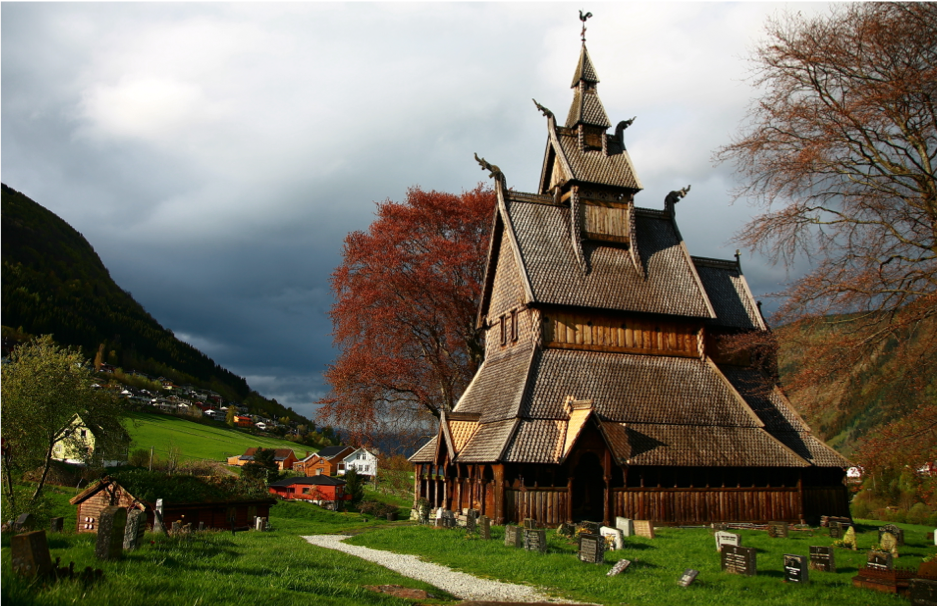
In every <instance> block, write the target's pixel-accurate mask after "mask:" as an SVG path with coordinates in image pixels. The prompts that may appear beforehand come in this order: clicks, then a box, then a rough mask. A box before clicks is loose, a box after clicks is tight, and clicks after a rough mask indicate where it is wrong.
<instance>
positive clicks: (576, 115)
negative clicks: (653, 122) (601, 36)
mask: <svg viewBox="0 0 937 606" xmlns="http://www.w3.org/2000/svg"><path fill="white" fill-rule="evenodd" d="M598 83H599V76H598V74H597V73H596V71H595V67H593V65H592V59H591V58H589V50H588V49H587V48H586V45H585V43H583V45H582V51H580V53H579V63H577V64H576V73H575V74H574V75H573V83H572V86H571V87H570V88H574V89H576V90H575V93H574V94H573V103H572V105H570V107H569V114H568V115H567V117H566V128H573V127H575V126H578V125H580V124H586V125H589V126H597V127H600V128H602V129H603V130H604V129H606V128H608V127H609V126H611V125H612V123H611V122H610V121H609V119H608V114H606V113H605V107H604V106H603V105H602V100H601V99H599V93H598V91H597V90H596V86H595V85H596V84H598Z"/></svg>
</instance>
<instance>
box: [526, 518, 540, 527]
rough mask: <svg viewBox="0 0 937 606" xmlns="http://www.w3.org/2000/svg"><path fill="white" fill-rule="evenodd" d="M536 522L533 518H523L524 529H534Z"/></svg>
mask: <svg viewBox="0 0 937 606" xmlns="http://www.w3.org/2000/svg"><path fill="white" fill-rule="evenodd" d="M536 527H537V521H536V520H534V519H533V518H524V528H536Z"/></svg>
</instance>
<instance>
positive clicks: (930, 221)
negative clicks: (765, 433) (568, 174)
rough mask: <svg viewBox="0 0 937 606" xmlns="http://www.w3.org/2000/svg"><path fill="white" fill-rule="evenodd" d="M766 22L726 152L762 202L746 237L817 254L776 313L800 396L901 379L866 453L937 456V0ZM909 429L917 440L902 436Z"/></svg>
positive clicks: (756, 245) (798, 253)
mask: <svg viewBox="0 0 937 606" xmlns="http://www.w3.org/2000/svg"><path fill="white" fill-rule="evenodd" d="M766 30H767V35H768V40H767V41H766V42H765V43H763V44H762V45H761V47H760V48H758V49H757V50H756V52H755V55H754V57H753V61H754V65H755V70H754V84H755V86H757V87H759V88H760V90H761V91H763V92H762V95H761V97H760V98H758V99H756V100H755V101H754V102H753V104H752V105H751V108H750V110H749V116H748V122H747V124H745V125H744V126H743V128H742V132H741V134H740V135H739V136H738V137H737V138H736V140H735V141H733V142H732V143H731V144H730V145H728V146H726V147H724V148H722V149H721V150H720V151H719V152H718V153H717V158H718V159H719V160H723V161H724V160H731V161H734V162H735V163H736V165H737V167H738V169H739V171H740V173H741V175H742V177H743V179H744V185H743V186H742V188H741V189H740V191H739V192H738V195H739V197H750V198H752V199H754V200H755V201H756V202H757V203H760V204H761V205H762V206H763V208H764V212H763V213H762V214H759V215H758V216H756V217H755V218H754V219H753V220H752V221H751V222H750V223H749V224H748V225H747V226H746V227H745V228H744V229H743V231H742V232H741V234H740V235H739V237H738V239H739V241H740V242H741V243H742V244H744V245H747V246H748V247H750V248H752V249H755V250H759V251H761V252H763V253H766V254H767V255H768V256H769V257H770V258H771V259H772V260H774V261H775V262H783V263H785V264H787V265H788V266H790V265H792V264H793V262H794V261H795V260H796V259H798V258H800V259H803V258H809V259H810V260H811V261H812V269H811V271H810V272H809V273H807V274H806V275H805V276H803V277H802V278H800V279H798V280H795V281H794V282H793V283H792V284H791V285H790V286H789V287H788V288H787V290H785V291H784V292H782V293H779V294H780V296H782V298H783V302H782V306H781V308H780V310H779V312H778V314H777V315H776V317H775V321H776V323H780V324H787V325H788V327H791V329H790V330H788V331H787V337H788V339H793V341H789V342H788V344H787V346H788V347H791V348H793V349H794V350H796V358H797V362H798V363H797V364H796V365H793V366H792V368H789V369H788V370H792V371H793V372H789V373H788V374H787V376H786V378H785V383H786V385H785V386H786V388H787V389H788V390H789V391H791V392H793V393H794V394H795V395H796V394H797V393H812V394H817V395H816V397H814V398H807V399H803V400H801V404H806V405H807V406H808V409H807V412H808V413H815V414H814V416H816V417H817V418H818V419H819V417H820V413H822V415H823V417H824V418H825V419H827V420H828V419H829V418H830V417H831V415H832V414H833V412H831V411H830V410H829V409H828V408H829V405H830V403H831V402H836V401H837V396H842V394H843V393H847V394H848V392H849V384H850V383H854V382H856V381H857V380H859V379H861V380H863V381H866V382H868V381H870V380H871V381H875V382H878V383H879V386H880V387H883V388H887V389H888V390H890V392H891V393H892V394H903V396H898V397H891V398H889V399H888V400H889V401H888V402H887V403H886V404H887V409H886V410H878V411H873V412H875V413H876V414H879V416H880V425H881V426H882V427H883V429H881V430H880V431H878V432H877V433H876V432H874V431H873V432H872V433H871V434H870V435H867V436H865V437H866V440H865V441H864V442H863V445H862V446H861V448H862V449H863V451H862V452H860V454H859V456H857V457H856V458H861V459H863V461H864V462H865V463H866V464H867V465H873V466H874V465H875V464H876V463H875V461H883V465H884V461H885V457H882V456H879V455H880V454H881V453H882V452H884V450H885V449H891V451H894V452H897V453H898V459H901V460H903V461H904V463H903V465H910V466H914V465H920V464H923V463H924V462H925V461H927V460H931V461H932V460H933V459H934V458H937V440H935V439H934V438H935V434H937V104H935V94H937V4H933V3H849V4H842V5H835V6H833V8H832V9H831V12H830V13H829V14H828V15H826V16H822V17H817V18H808V17H805V16H803V15H802V14H801V13H796V14H787V15H785V16H782V17H780V18H779V19H775V20H772V21H770V22H769V23H768V25H767V28H766ZM790 357H791V356H788V358H790ZM870 369H874V375H873V376H872V377H871V378H870V377H869V376H862V375H863V373H866V374H868V373H870ZM866 391H868V390H866ZM811 404H813V409H812V410H811V409H810V408H809V406H810V405H811ZM840 404H841V405H846V406H853V408H854V410H855V408H856V403H855V402H852V403H849V402H841V401H840ZM832 433H836V432H835V431H833V432H832ZM901 435H904V436H907V437H908V438H909V439H906V440H898V441H896V440H895V438H897V437H899V436H901ZM857 437H859V436H856V435H853V436H851V438H852V439H855V438H857ZM887 458H888V460H889V462H888V465H889V466H891V467H895V466H896V465H897V462H896V459H895V457H891V456H889V457H887ZM897 467H898V468H900V467H901V465H897Z"/></svg>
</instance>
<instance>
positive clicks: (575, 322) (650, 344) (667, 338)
mask: <svg viewBox="0 0 937 606" xmlns="http://www.w3.org/2000/svg"><path fill="white" fill-rule="evenodd" d="M543 342H544V344H545V345H546V346H547V347H558V348H564V349H586V350H591V351H615V352H623V353H642V354H657V355H666V356H685V357H694V358H698V357H699V355H700V352H699V328H698V327H697V326H696V325H694V324H692V323H687V324H683V323H677V322H663V321H660V322H658V321H653V320H636V319H633V318H629V319H622V318H614V317H609V316H599V315H587V314H573V313H557V312H553V311H550V312H544V314H543Z"/></svg>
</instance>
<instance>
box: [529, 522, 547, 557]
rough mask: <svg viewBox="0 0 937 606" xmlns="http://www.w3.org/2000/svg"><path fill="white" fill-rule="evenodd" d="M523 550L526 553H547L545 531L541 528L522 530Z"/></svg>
mask: <svg viewBox="0 0 937 606" xmlns="http://www.w3.org/2000/svg"><path fill="white" fill-rule="evenodd" d="M524 549H526V550H527V551H539V552H540V553H546V552H547V531H546V530H545V529H543V528H525V529H524Z"/></svg>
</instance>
